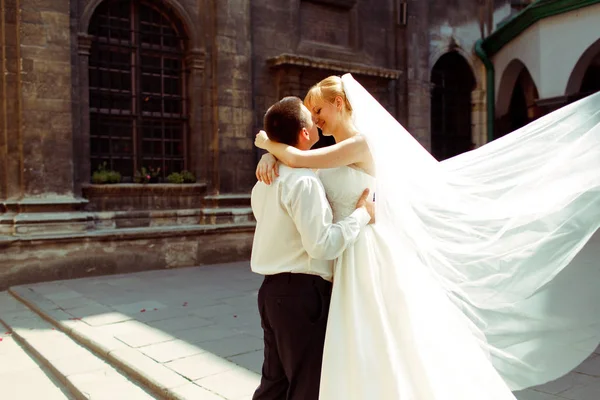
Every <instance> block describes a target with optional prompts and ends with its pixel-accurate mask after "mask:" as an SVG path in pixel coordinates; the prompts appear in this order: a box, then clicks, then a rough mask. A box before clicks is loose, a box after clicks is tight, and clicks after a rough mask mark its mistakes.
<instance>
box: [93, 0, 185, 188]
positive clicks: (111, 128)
mask: <svg viewBox="0 0 600 400" xmlns="http://www.w3.org/2000/svg"><path fill="white" fill-rule="evenodd" d="M89 33H90V35H91V36H92V45H91V49H90V60H89V88H90V141H91V142H90V158H91V163H92V165H91V167H92V171H95V170H96V169H97V168H98V166H99V165H102V164H103V163H105V162H106V165H107V167H108V168H110V169H114V170H116V171H118V172H120V173H121V175H122V176H123V180H124V181H125V182H127V181H131V180H132V179H133V176H134V174H135V172H136V171H139V170H141V169H142V168H146V169H149V168H152V169H154V170H157V169H158V168H160V174H159V178H164V177H165V176H166V175H168V174H170V173H171V172H179V171H181V170H183V169H185V168H186V154H187V152H186V142H187V131H188V128H187V126H188V121H187V119H188V118H187V109H186V108H187V104H186V95H185V94H186V76H185V66H184V50H185V37H184V34H183V31H182V29H181V28H180V27H179V26H178V25H177V24H176V23H174V19H173V18H172V17H170V16H169V15H167V14H166V13H164V12H162V11H161V10H160V8H158V7H156V5H155V4H153V3H151V2H146V1H142V0H112V1H111V0H108V1H106V2H104V3H102V4H101V5H100V6H99V7H98V9H97V10H96V12H95V13H94V16H93V18H92V21H91V23H90V28H89Z"/></svg>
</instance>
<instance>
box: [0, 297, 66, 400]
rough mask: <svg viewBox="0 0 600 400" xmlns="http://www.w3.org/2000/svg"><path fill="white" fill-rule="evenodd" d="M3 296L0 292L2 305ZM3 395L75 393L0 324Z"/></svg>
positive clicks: (57, 399) (54, 397)
mask: <svg viewBox="0 0 600 400" xmlns="http://www.w3.org/2000/svg"><path fill="white" fill-rule="evenodd" d="M1 297H2V295H1V294H0V304H2V303H3V302H2V301H1ZM0 329H2V332H1V333H0V360H2V362H1V363H0V398H2V399H49V400H66V399H73V396H72V395H71V394H70V393H69V392H68V391H67V390H66V389H65V388H64V386H63V385H61V384H60V383H59V382H58V381H57V380H56V379H55V378H54V377H53V376H52V374H51V373H50V372H49V371H48V370H47V369H46V368H44V367H43V366H42V365H40V364H39V363H38V362H37V361H36V360H35V358H33V357H32V356H31V355H30V353H29V352H28V351H27V350H26V349H24V348H23V347H22V346H21V345H20V344H19V343H18V342H17V341H16V340H15V338H14V337H13V336H12V334H11V333H10V332H9V331H7V330H6V328H5V327H4V326H3V325H2V324H0Z"/></svg>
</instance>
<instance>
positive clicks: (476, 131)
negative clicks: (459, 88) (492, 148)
mask: <svg viewBox="0 0 600 400" xmlns="http://www.w3.org/2000/svg"><path fill="white" fill-rule="evenodd" d="M471 104H472V109H471V110H472V111H471V113H472V114H471V121H472V122H471V124H472V126H473V129H472V131H471V137H472V139H471V140H472V142H473V143H474V144H475V147H481V146H483V145H484V144H486V143H487V109H486V105H487V101H486V91H485V89H482V88H476V89H475V90H473V91H472V92H471Z"/></svg>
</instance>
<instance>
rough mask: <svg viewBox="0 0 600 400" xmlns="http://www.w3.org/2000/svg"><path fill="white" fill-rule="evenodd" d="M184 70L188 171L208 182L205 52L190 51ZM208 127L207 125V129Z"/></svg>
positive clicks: (208, 136)
mask: <svg viewBox="0 0 600 400" xmlns="http://www.w3.org/2000/svg"><path fill="white" fill-rule="evenodd" d="M185 63H186V69H187V70H188V71H189V73H188V75H187V77H188V80H189V81H188V82H186V87H187V88H188V92H187V95H188V96H189V101H188V104H189V110H187V111H188V115H189V116H190V121H189V129H190V132H189V135H188V138H189V139H188V145H187V146H188V155H189V161H188V165H187V167H186V168H187V169H188V170H190V171H191V172H193V173H194V174H195V175H196V177H197V178H198V181H207V180H209V176H210V174H209V172H208V170H207V162H206V160H208V159H209V157H210V152H209V148H210V129H206V128H207V126H206V121H205V120H206V116H205V115H204V110H205V109H206V108H209V104H210V87H207V86H206V82H205V69H206V51H205V50H204V49H192V50H190V51H189V52H188V54H187V56H186V59H185ZM208 127H210V125H209V126H208Z"/></svg>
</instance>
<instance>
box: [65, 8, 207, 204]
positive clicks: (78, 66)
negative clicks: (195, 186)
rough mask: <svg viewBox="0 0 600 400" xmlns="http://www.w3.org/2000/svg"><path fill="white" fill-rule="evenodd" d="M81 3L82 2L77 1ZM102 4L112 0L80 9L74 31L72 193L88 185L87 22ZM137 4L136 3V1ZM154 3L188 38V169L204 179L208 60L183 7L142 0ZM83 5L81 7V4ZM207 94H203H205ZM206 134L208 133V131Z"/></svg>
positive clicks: (89, 166)
mask: <svg viewBox="0 0 600 400" xmlns="http://www.w3.org/2000/svg"><path fill="white" fill-rule="evenodd" d="M79 1H80V2H81V3H84V2H85V0H79ZM105 1H111V0H91V1H89V2H88V4H86V5H85V6H84V7H83V11H82V13H81V14H80V16H79V18H78V20H79V21H78V22H79V23H78V27H77V29H76V31H75V32H74V42H75V43H76V44H75V46H74V62H73V68H74V69H75V74H74V76H73V86H74V88H73V95H74V101H73V114H74V124H73V126H74V143H73V146H74V150H75V151H74V160H73V164H74V174H75V190H76V192H78V193H81V188H82V187H83V186H86V185H88V184H89V182H91V176H92V171H91V159H90V104H89V57H90V50H91V45H92V37H91V36H90V35H89V34H88V32H89V26H90V22H91V20H92V17H93V15H94V13H95V11H96V9H97V8H98V6H99V5H100V4H102V3H104V2H105ZM135 1H137V0H135ZM144 1H145V2H147V3H150V4H153V5H154V6H155V7H156V8H158V9H160V10H163V12H166V13H167V14H168V15H170V16H171V18H172V19H173V20H174V21H177V22H178V23H179V26H181V28H182V29H183V31H184V32H185V35H186V37H187V38H188V45H187V46H186V48H185V51H184V57H183V59H184V62H185V65H186V69H187V71H188V73H187V79H186V80H187V82H186V87H185V90H186V91H187V93H186V97H187V99H188V105H187V115H188V121H189V127H188V133H187V135H188V137H187V140H188V151H187V154H186V156H187V158H188V165H189V168H188V169H189V170H191V171H192V172H194V173H195V174H196V176H197V177H198V178H199V179H200V180H204V179H205V177H206V167H207V166H206V165H204V164H203V162H204V160H200V158H203V156H205V155H206V146H207V143H206V142H207V141H208V139H207V138H205V137H204V135H203V134H202V133H203V132H202V131H203V130H204V129H203V128H206V126H207V125H206V123H207V122H208V121H203V120H202V117H203V116H204V115H205V114H206V113H205V112H204V111H203V110H205V109H206V108H207V106H208V105H209V103H210V98H209V97H208V96H203V95H201V94H202V92H203V91H202V90H201V85H202V83H207V82H206V79H205V75H206V72H207V71H206V69H207V66H208V64H209V63H210V60H209V59H208V57H207V52H206V50H205V47H204V43H199V42H200V41H199V38H201V35H200V34H199V32H198V26H197V24H195V23H193V21H194V20H193V19H192V18H191V16H190V15H189V13H188V12H187V11H186V10H185V9H184V7H183V6H182V5H181V4H180V3H179V2H177V1H175V0H160V1H158V0H144ZM82 6H83V5H82ZM204 92H206V91H204ZM207 133H208V132H207Z"/></svg>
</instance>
